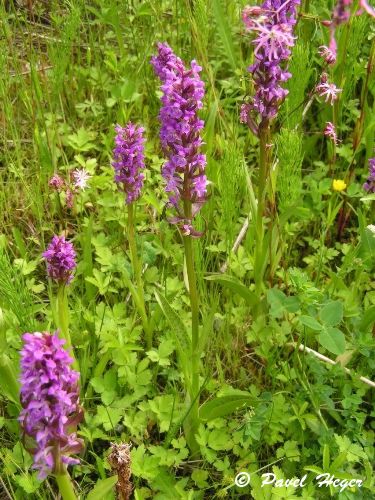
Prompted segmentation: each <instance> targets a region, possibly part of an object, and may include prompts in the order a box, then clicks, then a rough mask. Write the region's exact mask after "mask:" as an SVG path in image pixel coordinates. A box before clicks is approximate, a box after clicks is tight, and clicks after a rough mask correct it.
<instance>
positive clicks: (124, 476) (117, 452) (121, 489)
mask: <svg viewBox="0 0 375 500" xmlns="http://www.w3.org/2000/svg"><path fill="white" fill-rule="evenodd" d="M130 449H131V444H126V443H120V444H116V443H111V453H110V454H109V455H108V462H109V465H110V466H111V468H112V472H114V473H115V474H117V476H118V479H117V483H116V493H117V499H118V500H130V497H131V493H132V491H133V485H132V483H131V481H130V476H131V467H130V466H131V458H130Z"/></svg>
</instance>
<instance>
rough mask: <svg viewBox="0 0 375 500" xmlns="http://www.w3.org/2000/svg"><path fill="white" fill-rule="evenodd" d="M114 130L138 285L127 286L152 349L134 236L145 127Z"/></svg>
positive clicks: (116, 161) (117, 173)
mask: <svg viewBox="0 0 375 500" xmlns="http://www.w3.org/2000/svg"><path fill="white" fill-rule="evenodd" d="M115 131H116V137H115V147H114V150H113V162H112V166H113V168H114V171H115V177H114V180H115V182H116V184H117V185H118V187H119V189H120V190H121V191H122V192H123V193H124V196H125V204H126V206H127V239H128V242H129V250H130V255H131V261H132V266H133V273H134V278H135V281H136V287H134V285H133V283H132V282H131V280H130V279H127V286H128V287H129V289H130V291H131V294H132V296H133V300H134V302H135V305H136V307H137V310H138V313H139V315H140V317H141V320H142V325H143V330H144V332H145V335H146V343H147V348H148V349H151V347H152V329H151V326H150V322H149V320H148V317H147V313H146V306H145V300H144V292H143V280H142V259H141V258H140V257H139V256H138V248H137V242H136V237H135V225H136V221H135V217H136V207H135V204H136V201H137V200H138V199H139V198H140V196H141V193H142V188H143V182H144V174H143V170H144V168H145V154H144V145H145V137H144V128H143V127H140V126H137V125H135V124H133V123H131V122H129V123H128V124H127V125H126V126H125V127H121V126H120V125H117V126H116V128H115Z"/></svg>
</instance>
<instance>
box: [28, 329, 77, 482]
mask: <svg viewBox="0 0 375 500" xmlns="http://www.w3.org/2000/svg"><path fill="white" fill-rule="evenodd" d="M23 341H24V344H23V348H22V350H21V376H20V382H21V405H22V410H21V413H20V416H19V421H20V424H21V427H22V430H23V432H24V434H25V435H26V436H28V437H29V438H31V439H32V441H33V444H32V446H33V447H32V448H31V450H30V451H31V452H32V454H33V458H34V464H33V468H34V469H36V470H38V471H39V478H40V479H44V478H45V477H47V475H48V474H51V473H53V474H59V473H62V472H63V469H64V467H65V466H66V465H70V464H77V463H79V460H78V459H76V458H72V457H71V456H70V455H71V454H76V453H79V452H80V451H81V450H82V448H83V442H82V440H81V439H79V438H78V437H77V433H76V427H77V424H78V423H79V422H80V420H81V419H82V417H83V412H82V409H81V407H80V405H79V387H78V381H79V373H78V372H76V371H74V370H73V369H72V368H71V366H70V365H71V363H72V362H73V359H72V358H71V357H70V355H69V354H68V352H67V351H66V350H65V349H64V348H63V345H64V343H65V340H62V339H60V338H59V337H58V335H57V333H54V334H52V335H51V334H50V333H48V332H43V333H40V332H36V333H25V334H24V335H23ZM27 444H28V443H27Z"/></svg>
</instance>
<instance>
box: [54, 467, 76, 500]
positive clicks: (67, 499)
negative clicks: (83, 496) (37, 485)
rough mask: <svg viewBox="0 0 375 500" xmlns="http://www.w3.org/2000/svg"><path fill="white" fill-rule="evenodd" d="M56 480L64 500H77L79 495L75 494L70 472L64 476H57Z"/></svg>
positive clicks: (63, 474)
mask: <svg viewBox="0 0 375 500" xmlns="http://www.w3.org/2000/svg"><path fill="white" fill-rule="evenodd" d="M55 479H56V482H57V486H58V487H59V491H60V493H61V496H62V498H63V500H77V495H76V494H75V491H74V488H73V484H72V480H71V478H70V476H69V474H68V471H65V472H64V473H62V474H55Z"/></svg>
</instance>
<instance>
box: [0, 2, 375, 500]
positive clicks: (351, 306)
mask: <svg viewBox="0 0 375 500" xmlns="http://www.w3.org/2000/svg"><path fill="white" fill-rule="evenodd" d="M23 4H25V6H22V5H23ZM302 4H303V5H302V7H301V13H302V15H301V17H300V18H299V22H298V26H297V35H298V41H297V43H296V46H295V48H294V51H293V57H292V60H291V63H290V71H291V73H292V74H293V78H292V79H291V80H289V82H288V84H287V86H288V89H289V96H288V98H287V100H286V101H285V103H284V104H283V105H282V107H281V110H280V114H279V117H278V119H277V120H276V121H275V122H274V124H273V143H274V148H273V168H272V170H271V186H272V193H273V195H272V196H273V198H272V196H271V201H274V202H275V206H276V205H277V211H276V210H275V211H273V212H272V214H271V219H272V220H271V222H269V220H268V219H267V221H266V224H269V225H267V228H268V229H267V231H266V237H268V240H267V241H268V242H269V247H270V249H269V257H270V262H269V269H268V273H267V280H266V285H267V290H265V292H264V293H263V294H262V299H261V301H260V302H257V301H256V298H255V295H254V279H253V276H254V275H253V271H254V240H255V227H254V224H253V219H252V215H251V214H252V213H253V209H254V204H255V203H256V201H255V198H256V186H257V173H258V170H257V166H258V140H257V138H256V137H254V136H253V135H252V134H251V132H250V131H249V130H248V128H247V127H246V126H245V125H241V124H240V123H239V108H240V105H241V103H242V101H243V98H244V96H245V95H248V94H251V93H252V91H253V89H252V86H251V79H250V76H249V73H248V72H247V71H246V68H247V66H248V65H249V64H250V63H251V59H252V57H253V56H252V46H251V42H250V38H249V35H248V34H246V33H245V32H244V29H243V25H242V22H241V9H242V8H243V7H244V6H245V5H246V2H245V0H243V1H242V0H207V1H206V0H175V1H172V0H158V1H156V0H147V1H139V0H129V1H125V2H124V1H122V2H120V1H117V0H106V1H104V0H90V1H88V2H84V1H81V0H71V1H69V2H68V1H62V2H57V1H52V2H43V1H38V0H35V2H34V1H31V2H2V3H1V5H2V6H1V7H0V14H1V19H2V25H1V39H0V103H1V106H0V143H1V148H0V180H1V185H2V189H1V193H0V477H1V480H0V497H1V498H4V499H5V498H11V499H19V500H21V499H25V498H28V499H34V498H35V499H48V498H58V497H57V495H58V493H57V488H56V484H55V482H54V480H53V478H49V479H47V480H46V481H44V482H40V481H38V480H37V478H36V473H35V472H34V471H32V470H31V464H32V457H31V456H30V454H29V453H28V452H27V451H26V449H25V448H24V447H23V440H22V435H21V431H20V428H19V424H18V422H17V416H18V414H19V410H20V403H19V396H18V390H19V389H18V385H17V382H16V380H17V377H18V372H19V350H20V348H21V344H22V341H21V334H22V333H23V332H25V331H30V332H32V331H47V330H48V331H54V330H55V329H56V327H57V325H58V319H57V318H56V307H55V306H56V304H55V295H54V289H53V286H52V285H51V284H50V283H49V282H48V280H47V278H46V276H45V264H44V262H43V261H42V259H41V254H42V252H43V251H44V250H45V248H46V246H47V244H48V243H49V241H50V239H51V237H52V235H53V234H55V233H56V234H61V233H63V232H64V233H65V234H66V235H67V236H68V238H69V239H70V240H72V241H73V242H74V245H75V248H76V250H77V254H78V269H77V272H76V276H75V279H74V280H73V282H72V283H71V285H70V286H69V291H68V295H69V297H68V298H69V310H70V335H71V338H72V343H73V345H74V349H75V356H76V358H77V360H78V362H79V367H80V373H81V401H82V405H83V407H84V409H85V419H84V422H83V423H82V424H81V425H80V427H79V434H80V436H81V437H83V438H84V440H85V445H86V446H85V451H84V453H83V454H82V455H81V464H80V465H77V466H74V467H73V468H71V470H70V473H71V476H72V478H73V481H74V484H75V487H76V491H77V494H78V495H80V498H82V499H84V498H87V499H88V500H94V499H102V498H106V499H108V500H109V499H110V498H114V490H113V485H114V482H115V478H112V476H113V472H111V468H110V465H109V463H108V461H107V456H108V453H109V450H110V444H111V442H126V443H131V444H132V451H131V461H132V464H131V470H132V483H133V487H134V498H136V499H138V500H141V499H146V498H155V499H171V500H176V499H179V498H180V499H200V498H255V499H256V500H263V499H275V498H297V497H298V498H299V497H301V498H305V499H311V500H312V499H320V498H323V499H324V498H329V497H330V495H331V494H332V496H335V497H337V498H339V499H340V500H344V499H369V498H372V495H373V494H374V491H375V488H374V479H373V476H372V464H373V462H374V437H375V436H374V431H375V429H374V419H373V417H374V400H373V394H374V388H373V387H370V386H369V385H368V384H367V383H365V382H363V381H362V380H360V379H359V377H360V376H364V377H367V378H369V379H371V378H374V373H375V358H374V337H373V334H374V322H375V280H374V270H375V237H374V234H373V233H372V232H371V230H370V229H368V228H367V226H368V225H370V224H375V214H374V201H375V197H374V195H367V194H366V193H365V192H364V191H363V189H362V184H363V182H364V181H365V179H366V176H367V171H368V159H369V158H370V157H371V156H374V154H373V151H374V146H375V142H374V137H375V76H374V71H373V67H374V64H375V59H374V40H375V22H374V20H373V19H371V18H370V17H369V16H365V15H363V16H353V17H352V18H351V21H350V22H349V23H348V24H346V25H344V26H342V27H340V30H339V32H338V37H339V39H338V41H339V58H338V61H337V64H336V65H335V67H334V69H332V75H331V76H332V79H333V81H335V83H336V85H337V86H338V87H340V88H342V89H343V92H342V94H341V96H340V99H339V101H338V102H337V103H336V104H335V105H334V106H333V107H331V106H330V105H327V104H325V103H324V101H323V100H322V99H318V98H316V96H314V95H313V90H314V87H315V85H316V84H317V82H318V80H319V76H320V74H321V72H322V59H321V58H320V57H319V55H318V47H319V46H320V45H323V44H326V43H327V31H326V30H325V29H324V28H323V27H322V25H321V24H320V22H319V19H327V18H329V17H330V12H331V10H332V7H333V4H334V2H333V1H328V0H314V1H313V2H309V1H304V2H302ZM30 6H32V9H31V10H29V8H30ZM164 40H166V41H167V42H168V43H169V44H170V46H171V47H172V48H173V50H174V51H175V52H176V53H177V54H178V55H179V56H180V57H182V58H183V60H184V61H190V60H191V59H196V60H197V61H198V62H199V64H201V65H202V67H203V71H202V78H203V79H204V80H205V83H206V97H205V99H204V103H205V107H204V109H203V110H202V118H203V119H204V120H205V130H204V140H205V153H206V154H207V159H208V166H207V176H208V178H209V179H210V181H211V182H210V197H209V200H208V202H207V204H206V205H205V206H204V207H203V209H202V211H201V213H200V214H199V218H198V226H199V227H200V228H201V229H205V232H204V236H203V237H202V238H200V239H199V240H195V241H194V246H195V257H196V269H197V281H198V290H199V295H200V347H201V349H202V357H201V368H200V370H201V394H200V425H199V430H198V434H197V436H196V440H197V442H198V445H199V449H200V453H199V456H198V457H197V458H196V457H193V458H194V459H191V456H190V452H189V448H188V445H187V441H186V436H185V432H184V421H185V419H186V416H187V412H188V407H187V405H186V391H185V386H184V380H186V378H187V376H186V371H188V370H189V368H188V364H187V360H186V359H185V358H187V357H188V355H187V354H188V353H187V352H186V351H185V346H186V345H188V343H189V341H190V340H189V338H188V337H189V327H190V322H191V317H190V302H189V293H188V290H187V275H186V266H185V267H184V247H183V244H182V238H181V235H180V233H179V231H178V230H177V229H176V227H175V226H172V225H170V224H169V222H168V221H167V220H166V217H165V214H164V208H165V203H166V201H167V196H166V193H165V191H164V182H163V180H162V177H161V174H160V168H161V165H162V163H163V162H164V158H163V155H162V152H161V149H160V144H159V138H158V132H159V123H158V112H159V107H160V99H159V98H160V95H161V93H160V90H159V81H158V80H157V79H156V78H155V76H154V73H153V71H152V67H151V65H150V63H149V61H150V57H151V55H152V54H154V53H155V44H156V43H157V42H158V41H164ZM371 58H372V66H371V64H369V62H368V61H369V59H371ZM129 120H132V121H134V122H136V123H139V124H143V125H144V126H145V128H146V136H147V145H146V162H147V168H146V182H145V189H144V193H143V195H142V197H141V199H140V200H139V202H138V203H137V207H136V233H137V245H138V250H139V253H140V255H141V258H142V263H143V273H142V278H143V283H144V297H145V302H146V305H147V311H148V316H149V321H150V323H151V325H152V329H153V346H152V348H151V349H147V348H146V347H145V341H144V332H143V327H142V322H141V321H140V317H139V314H138V312H137V309H136V308H135V306H134V300H133V297H132V295H131V293H130V289H129V286H131V282H130V281H131V279H132V266H131V256H130V252H129V245H128V238H127V212H126V208H125V205H124V196H123V194H122V193H121V192H119V191H118V190H117V188H116V185H115V184H114V182H113V168H112V166H111V157H112V148H113V138H114V125H115V124H116V123H120V124H125V123H126V122H127V121H129ZM333 120H334V121H335V123H336V125H337V131H338V135H339V138H340V140H341V142H340V143H339V144H338V145H337V147H334V146H332V143H330V141H329V140H328V139H327V138H325V137H324V135H323V133H322V131H323V130H324V126H325V123H326V122H327V121H333ZM76 168H85V169H86V170H87V171H88V172H89V173H90V174H91V175H92V177H91V179H90V181H89V187H88V188H87V189H86V190H85V191H82V192H80V193H79V194H77V195H76V197H75V201H74V206H73V208H72V209H69V208H68V207H67V206H66V200H65V199H64V195H63V194H60V195H59V194H57V193H56V192H54V191H52V190H51V189H50V187H49V185H48V182H49V179H50V178H51V176H52V175H53V174H54V173H56V172H58V173H59V174H60V175H61V176H62V177H63V178H64V179H66V180H68V179H69V178H70V175H71V172H72V171H73V170H74V169H76ZM333 179H345V182H346V184H347V188H346V189H345V190H344V191H341V192H336V191H334V190H333V189H332V181H333ZM247 219H249V228H248V230H247V232H246V235H245V237H244V238H243V239H242V240H241V242H240V244H239V246H238V248H236V249H234V250H233V245H234V243H235V240H236V238H237V236H238V234H239V233H240V231H241V228H242V227H243V224H244V222H245V221H246V220H247ZM223 271H225V272H223ZM186 337H187V338H186ZM184 342H186V344H185V343H184ZM300 344H302V345H304V346H307V347H309V348H311V349H314V350H315V351H317V352H319V353H321V354H323V355H325V356H327V357H329V358H331V359H332V360H334V361H336V360H337V361H338V363H337V364H336V365H334V366H333V365H330V364H327V363H326V362H324V361H322V360H320V359H318V358H317V357H316V356H314V355H312V354H309V353H308V352H306V351H302V350H301V348H300V349H298V346H299V345H300ZM184 356H185V357H184ZM345 367H346V368H349V370H350V373H348V372H347V371H345ZM184 370H185V375H184ZM240 471H248V472H249V473H251V476H252V478H251V483H250V485H249V486H247V487H246V488H242V489H241V488H239V487H237V486H235V484H234V479H235V477H236V475H237V473H238V472H240ZM272 471H273V472H274V473H275V474H276V475H277V477H278V478H293V477H302V476H303V475H304V474H308V478H307V485H306V486H305V487H304V488H293V487H292V486H290V487H288V488H287V487H283V488H276V487H272V486H267V487H263V488H261V474H262V473H264V472H272ZM321 471H323V472H330V473H331V474H334V475H335V477H338V478H344V479H345V478H348V479H351V478H358V479H362V480H363V481H364V484H363V486H362V487H361V488H347V489H345V490H344V491H343V492H341V493H340V492H339V491H338V489H334V488H331V489H330V488H327V487H323V488H318V487H317V484H316V482H315V481H314V477H315V476H316V475H318V474H319V473H320V472H321ZM95 485H96V489H95V490H93V488H94V487H95ZM91 490H93V491H91ZM90 491H91V493H90ZM111 495H112V496H111Z"/></svg>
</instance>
